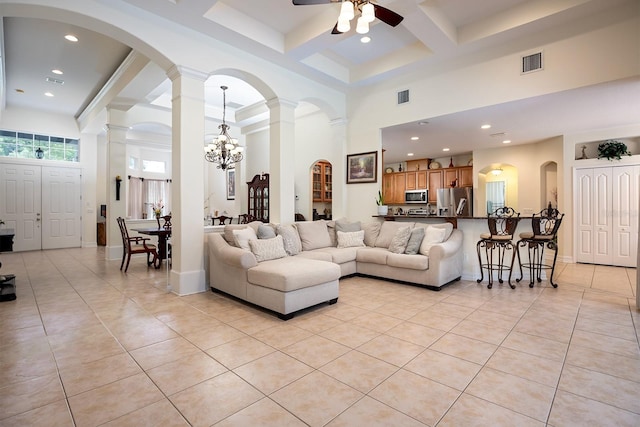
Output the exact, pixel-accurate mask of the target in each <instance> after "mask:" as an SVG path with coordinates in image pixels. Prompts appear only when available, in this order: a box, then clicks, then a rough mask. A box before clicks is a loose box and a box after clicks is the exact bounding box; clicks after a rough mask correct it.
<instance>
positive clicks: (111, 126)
mask: <svg viewBox="0 0 640 427" xmlns="http://www.w3.org/2000/svg"><path fill="white" fill-rule="evenodd" d="M119 113H121V112H119V111H113V110H108V111H107V114H108V119H107V121H108V123H107V179H106V185H107V224H106V229H107V250H106V251H105V256H106V258H107V259H119V258H122V251H123V248H122V236H121V235H120V228H118V223H117V221H116V218H118V217H119V216H121V217H122V218H125V217H126V215H127V192H126V187H127V185H126V184H127V182H126V179H127V131H128V130H129V128H128V127H126V126H120V125H117V124H115V122H118V120H117V117H118V115H119ZM118 176H119V177H120V179H121V180H122V181H121V182H120V200H117V198H116V185H117V183H116V177H118Z"/></svg>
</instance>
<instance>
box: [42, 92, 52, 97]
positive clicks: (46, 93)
mask: <svg viewBox="0 0 640 427" xmlns="http://www.w3.org/2000/svg"><path fill="white" fill-rule="evenodd" d="M44 96H48V97H52V96H53V94H52V93H51V92H45V93H44Z"/></svg>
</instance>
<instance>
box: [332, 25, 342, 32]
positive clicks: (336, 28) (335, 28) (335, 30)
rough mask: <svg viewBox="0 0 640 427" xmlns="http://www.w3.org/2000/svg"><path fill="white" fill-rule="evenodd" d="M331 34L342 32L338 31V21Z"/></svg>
mask: <svg viewBox="0 0 640 427" xmlns="http://www.w3.org/2000/svg"><path fill="white" fill-rule="evenodd" d="M331 34H342V32H340V31H338V23H337V22H336V25H334V27H333V30H331Z"/></svg>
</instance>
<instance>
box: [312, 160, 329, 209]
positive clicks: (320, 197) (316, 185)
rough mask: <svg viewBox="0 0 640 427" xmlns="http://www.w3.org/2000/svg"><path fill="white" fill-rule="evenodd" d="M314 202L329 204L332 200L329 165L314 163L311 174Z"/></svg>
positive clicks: (326, 163)
mask: <svg viewBox="0 0 640 427" xmlns="http://www.w3.org/2000/svg"><path fill="white" fill-rule="evenodd" d="M311 175H312V176H311V179H312V184H313V201H314V202H331V199H332V198H333V188H332V185H333V176H332V169H331V163H328V162H316V163H315V164H314V165H313V172H312V174H311Z"/></svg>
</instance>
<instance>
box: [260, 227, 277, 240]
mask: <svg viewBox="0 0 640 427" xmlns="http://www.w3.org/2000/svg"><path fill="white" fill-rule="evenodd" d="M256 234H257V235H258V239H273V238H274V237H276V231H275V230H274V229H273V227H271V226H270V225H265V224H260V225H259V226H258V232H257V233H256Z"/></svg>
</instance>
